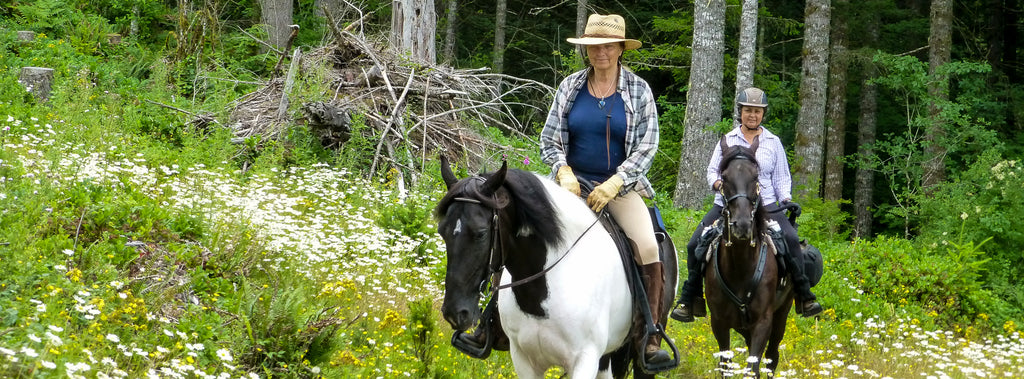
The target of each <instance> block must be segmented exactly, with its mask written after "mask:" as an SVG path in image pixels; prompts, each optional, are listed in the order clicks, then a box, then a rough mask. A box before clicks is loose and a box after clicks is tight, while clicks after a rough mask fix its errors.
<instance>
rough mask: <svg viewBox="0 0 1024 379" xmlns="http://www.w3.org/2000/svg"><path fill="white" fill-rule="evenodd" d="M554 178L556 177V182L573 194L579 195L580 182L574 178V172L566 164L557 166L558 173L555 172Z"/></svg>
mask: <svg viewBox="0 0 1024 379" xmlns="http://www.w3.org/2000/svg"><path fill="white" fill-rule="evenodd" d="M555 179H558V184H559V185H561V186H562V188H565V189H566V190H569V192H572V193H573V195H576V196H579V195H580V182H579V181H578V180H576V174H574V173H573V172H572V168H569V166H568V165H565V166H562V167H559V168H558V173H557V174H555Z"/></svg>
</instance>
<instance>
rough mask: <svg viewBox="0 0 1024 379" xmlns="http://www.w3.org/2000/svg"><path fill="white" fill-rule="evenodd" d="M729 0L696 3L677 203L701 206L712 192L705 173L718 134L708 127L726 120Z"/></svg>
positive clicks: (676, 193)
mask: <svg viewBox="0 0 1024 379" xmlns="http://www.w3.org/2000/svg"><path fill="white" fill-rule="evenodd" d="M724 53H725V0H707V1H705V0H701V1H696V2H694V11H693V52H692V54H691V56H692V62H691V66H690V67H691V69H690V86H689V88H690V90H689V91H688V92H687V93H686V119H685V120H684V121H683V127H684V128H685V129H684V131H683V141H682V144H683V149H682V152H681V153H680V157H679V175H677V176H676V190H675V194H674V196H673V203H674V204H675V206H677V207H687V208H690V209H700V208H701V207H702V206H703V200H704V198H705V197H707V196H708V195H709V194H711V189H710V188H708V184H707V179H706V178H705V173H706V172H707V167H708V160H709V159H710V157H711V151H712V149H714V147H715V143H716V142H718V138H719V136H718V133H715V132H714V131H711V130H707V129H706V128H707V126H709V125H713V124H715V123H717V122H718V121H720V120H721V119H722V77H723V67H724V65H725V62H724V60H725V58H724Z"/></svg>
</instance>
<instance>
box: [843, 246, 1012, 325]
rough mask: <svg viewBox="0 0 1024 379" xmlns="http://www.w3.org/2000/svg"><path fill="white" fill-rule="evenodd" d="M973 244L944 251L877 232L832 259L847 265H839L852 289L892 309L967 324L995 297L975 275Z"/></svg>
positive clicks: (976, 259)
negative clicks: (914, 310)
mask: <svg viewBox="0 0 1024 379" xmlns="http://www.w3.org/2000/svg"><path fill="white" fill-rule="evenodd" d="M978 247H979V246H978V245H974V244H972V243H967V244H956V245H951V246H949V247H948V249H949V250H947V248H942V249H939V248H937V247H928V246H922V245H919V244H915V243H913V242H911V241H907V240H903V239H897V238H891V237H879V238H878V239H876V240H874V241H864V240H858V241H856V242H855V243H854V244H853V248H852V250H851V251H849V252H848V254H849V255H848V256H845V257H842V259H837V261H841V262H843V264H844V265H846V266H848V267H840V268H839V269H840V270H842V271H846V270H849V272H850V274H851V276H852V277H851V280H854V281H855V283H856V284H857V287H858V288H860V289H863V290H864V292H866V293H870V294H871V295H872V296H875V297H877V298H879V299H881V300H883V301H885V302H886V303H888V304H891V305H892V306H894V307H896V308H904V307H914V308H919V309H921V312H923V313H924V314H921V315H920V317H924V316H927V317H928V318H930V319H933V320H934V321H935V322H937V323H938V324H940V325H956V324H960V325H970V324H972V323H973V322H974V321H975V320H976V319H977V317H978V316H979V313H981V312H982V311H983V310H984V309H992V308H991V305H992V303H993V302H994V301H996V299H994V297H993V296H992V294H991V292H990V291H988V290H986V289H984V288H983V287H982V283H980V282H978V281H976V280H975V279H976V278H977V277H978V275H980V272H981V265H982V263H983V262H984V260H981V258H980V257H981V256H982V255H983V253H982V252H981V251H980V250H978ZM951 252H952V253H951ZM983 306H984V308H983Z"/></svg>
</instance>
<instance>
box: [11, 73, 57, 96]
mask: <svg viewBox="0 0 1024 379" xmlns="http://www.w3.org/2000/svg"><path fill="white" fill-rule="evenodd" d="M18 81H19V82H21V85H23V86H25V88H26V89H27V90H28V91H29V92H31V93H32V96H33V97H35V98H36V101H37V102H40V103H42V102H44V101H46V100H48V99H49V98H50V88H51V86H52V84H53V69H52V68H46V67H22V68H21V74H20V75H19V76H18Z"/></svg>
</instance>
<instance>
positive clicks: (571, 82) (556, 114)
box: [540, 67, 658, 198]
mask: <svg viewBox="0 0 1024 379" xmlns="http://www.w3.org/2000/svg"><path fill="white" fill-rule="evenodd" d="M590 70H591V68H587V69H584V70H582V71H578V72H575V73H573V74H571V75H569V76H567V77H566V78H565V79H563V80H562V83H561V84H559V85H558V90H557V91H555V99H554V101H552V103H551V111H550V112H548V118H547V121H546V122H545V123H544V130H543V131H541V134H540V144H541V151H540V153H541V159H542V160H543V161H544V163H545V164H547V165H549V166H551V173H552V175H554V174H555V172H557V171H558V168H559V167H561V166H563V165H565V164H566V159H565V149H566V147H567V146H568V145H569V111H570V110H572V105H573V102H574V101H575V100H576V94H578V93H579V91H580V90H581V89H583V88H584V84H586V82H587V74H588V73H589V72H590ZM616 88H617V91H618V92H619V93H621V94H622V99H623V102H624V103H625V108H626V109H625V110H626V160H625V161H624V162H622V164H621V165H619V167H618V168H617V169H616V175H619V176H620V177H622V181H623V185H622V190H621V191H620V194H622V193H625V191H628V190H630V189H635V190H636V191H637V193H639V194H640V196H643V197H646V198H653V197H654V188H653V187H652V186H651V182H650V180H648V179H647V171H648V170H650V169H651V163H652V162H653V161H654V153H655V152H657V150H658V109H657V106H656V105H655V103H654V93H653V92H651V87H650V86H649V85H648V84H647V82H646V81H644V80H643V79H642V78H640V77H639V76H637V75H636V74H634V73H633V72H632V71H629V70H627V69H626V68H624V67H620V68H619V83H618V86H617V87H616Z"/></svg>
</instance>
